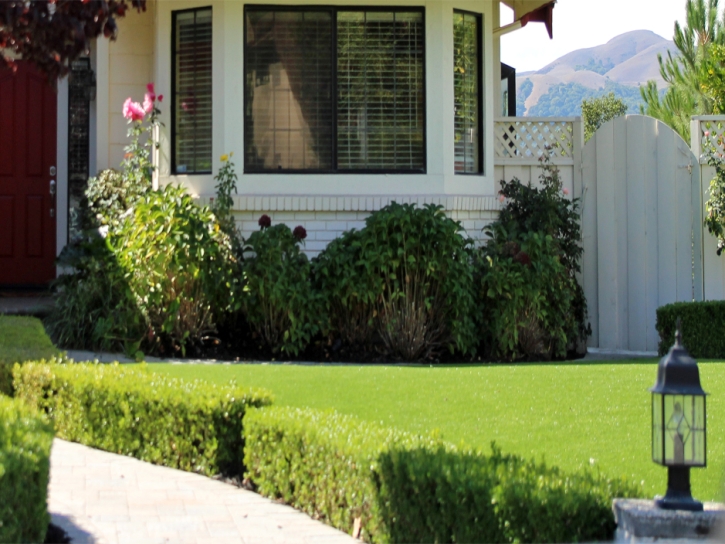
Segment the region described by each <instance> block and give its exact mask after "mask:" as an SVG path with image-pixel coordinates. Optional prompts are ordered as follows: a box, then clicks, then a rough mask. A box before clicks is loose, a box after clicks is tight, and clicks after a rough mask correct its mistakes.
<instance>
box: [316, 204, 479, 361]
mask: <svg viewBox="0 0 725 544" xmlns="http://www.w3.org/2000/svg"><path fill="white" fill-rule="evenodd" d="M462 230H463V229H462V228H461V226H460V224H459V223H458V222H456V221H453V220H452V219H450V218H448V217H447V216H446V215H445V213H444V212H443V209H442V207H441V206H433V205H426V206H424V207H422V208H417V207H416V206H414V205H412V204H402V205H401V204H397V203H392V204H390V205H388V206H386V207H384V208H383V209H381V210H379V211H377V212H374V213H373V214H371V215H370V216H369V217H368V218H367V220H366V222H365V228H364V229H362V230H361V231H359V232H358V231H351V232H346V233H345V234H344V235H343V236H342V237H341V238H340V239H338V240H336V241H334V242H333V243H332V244H330V246H329V247H328V249H326V250H325V251H323V252H322V253H321V254H320V255H319V257H318V258H317V259H315V261H314V276H315V281H316V284H317V286H318V289H319V290H320V292H321V293H323V295H324V296H325V297H326V305H327V310H328V313H329V316H330V323H331V324H332V334H333V335H335V333H339V335H340V337H341V339H342V340H343V341H344V342H346V343H348V344H355V343H364V342H367V341H369V339H370V338H371V336H372V335H373V334H374V335H375V336H376V337H377V338H379V339H380V342H381V343H382V345H383V346H384V347H383V349H384V350H385V351H386V352H387V354H388V355H390V356H393V357H400V358H403V359H406V360H417V359H426V358H430V357H432V356H434V355H435V354H437V353H439V352H440V351H441V350H443V349H448V350H449V351H451V352H453V351H459V352H461V353H464V354H471V353H473V352H474V350H475V346H476V343H477V339H476V331H475V316H476V313H477V311H478V309H477V305H476V301H475V288H474V281H473V267H472V265H471V258H472V255H471V246H472V242H471V240H470V239H469V238H466V237H464V236H463V235H462ZM366 326H367V327H368V328H370V329H372V330H367V331H366V330H364V329H365V327H366Z"/></svg>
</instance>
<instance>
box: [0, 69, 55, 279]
mask: <svg viewBox="0 0 725 544" xmlns="http://www.w3.org/2000/svg"><path fill="white" fill-rule="evenodd" d="M17 66H18V70H17V72H16V73H15V74H13V73H12V72H11V71H10V70H8V69H5V68H0V285H6V286H7V285H44V284H47V283H48V282H49V281H50V280H52V279H53V278H55V264H54V261H55V230H56V215H57V210H56V209H55V188H56V187H57V185H56V182H57V178H56V176H55V173H56V164H55V161H56V123H57V117H56V111H57V98H56V93H55V91H54V90H53V89H52V88H51V87H50V85H48V83H47V80H46V78H45V77H44V76H43V75H41V74H39V73H38V72H37V71H36V70H35V69H34V68H33V67H32V66H31V65H29V64H28V63H25V62H19V63H18V64H17ZM51 187H52V189H51Z"/></svg>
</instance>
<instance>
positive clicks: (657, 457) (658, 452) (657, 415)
mask: <svg viewBox="0 0 725 544" xmlns="http://www.w3.org/2000/svg"><path fill="white" fill-rule="evenodd" d="M662 428H663V419H662V395H659V394H657V393H653V394H652V461H654V462H655V463H660V464H662V463H664V459H663V457H662V441H663V434H662Z"/></svg>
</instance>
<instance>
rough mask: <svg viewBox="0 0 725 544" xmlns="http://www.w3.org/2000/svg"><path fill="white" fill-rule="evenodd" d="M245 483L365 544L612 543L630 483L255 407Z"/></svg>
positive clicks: (334, 417)
mask: <svg viewBox="0 0 725 544" xmlns="http://www.w3.org/2000/svg"><path fill="white" fill-rule="evenodd" d="M245 438H246V441H247V444H250V445H251V444H254V447H248V448H246V450H245V466H246V467H247V476H248V477H249V478H250V479H251V480H252V482H253V483H255V484H256V485H257V486H258V490H259V491H260V492H261V493H262V494H263V495H267V496H270V497H273V498H279V499H282V500H283V501H284V502H286V503H288V504H291V505H292V506H294V507H296V508H298V509H301V510H303V511H305V512H307V513H308V514H309V515H311V516H313V517H317V518H320V519H322V520H324V521H326V522H327V523H329V524H331V525H333V526H335V527H337V528H339V529H341V530H343V531H345V532H348V533H350V532H351V531H352V529H353V526H354V522H355V519H356V518H360V525H361V528H362V534H361V536H362V538H363V539H364V540H365V541H367V542H515V541H518V542H571V541H587V540H590V541H591V540H606V539H611V538H612V535H613V532H614V529H615V524H614V519H613V516H612V511H611V501H612V499H613V498H614V497H630V496H637V495H638V494H639V493H640V490H639V489H638V488H637V487H636V486H634V485H631V484H629V483H627V482H625V481H623V480H611V479H607V478H604V477H602V476H600V475H596V474H593V473H592V472H589V471H582V472H578V473H575V474H568V473H564V472H562V471H560V470H559V469H557V468H553V467H547V466H545V465H544V464H539V463H535V462H533V461H524V460H523V459H521V458H519V457H516V456H504V455H502V454H501V452H500V451H498V450H497V449H495V448H494V450H493V454H492V455H484V454H482V453H480V452H477V451H474V450H470V449H467V448H463V449H459V448H456V447H454V446H452V445H450V444H446V443H444V442H442V441H440V440H438V439H436V438H433V437H427V438H426V437H422V436H415V435H411V434H408V433H404V432H401V431H397V430H393V429H389V428H384V427H380V426H378V425H375V424H372V423H367V422H362V421H360V420H357V419H355V418H352V417H349V416H344V415H340V414H337V413H335V412H319V411H314V410H299V409H291V408H271V409H265V410H250V411H249V413H248V414H247V416H246V418H245Z"/></svg>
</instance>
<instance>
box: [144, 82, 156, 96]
mask: <svg viewBox="0 0 725 544" xmlns="http://www.w3.org/2000/svg"><path fill="white" fill-rule="evenodd" d="M146 90H147V91H148V92H149V93H150V94H153V95H155V94H156V91H155V90H154V84H153V83H147V84H146Z"/></svg>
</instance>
